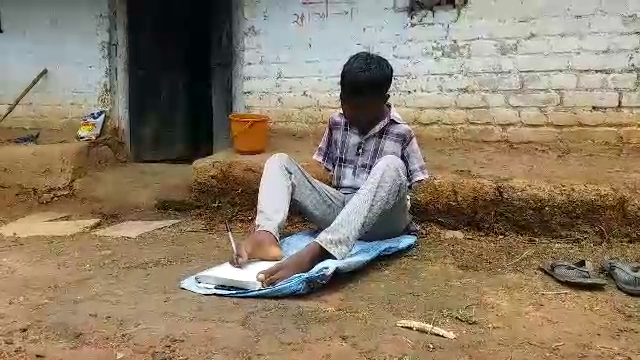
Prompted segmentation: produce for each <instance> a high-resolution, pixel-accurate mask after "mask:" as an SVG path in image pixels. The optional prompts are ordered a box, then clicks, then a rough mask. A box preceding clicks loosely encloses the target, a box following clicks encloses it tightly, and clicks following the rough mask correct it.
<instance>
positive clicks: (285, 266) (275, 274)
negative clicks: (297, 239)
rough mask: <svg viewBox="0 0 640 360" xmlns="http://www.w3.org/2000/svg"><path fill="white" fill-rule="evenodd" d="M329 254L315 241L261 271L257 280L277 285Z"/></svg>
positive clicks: (266, 284) (307, 269) (269, 284)
mask: <svg viewBox="0 0 640 360" xmlns="http://www.w3.org/2000/svg"><path fill="white" fill-rule="evenodd" d="M329 256H330V254H329V253H328V252H327V251H326V250H325V249H324V248H323V247H322V246H321V245H320V244H318V243H317V242H315V241H314V242H312V243H311V244H309V245H307V246H306V247H305V248H304V249H302V250H300V251H299V252H297V253H296V254H294V255H292V256H290V257H288V258H287V259H285V260H284V261H282V262H279V263H277V264H275V265H274V266H272V267H270V268H269V269H267V270H265V271H262V272H260V273H259V274H258V278H257V280H258V281H260V282H262V285H263V286H271V285H275V284H277V283H279V282H281V281H282V280H286V279H288V278H290V277H291V276H293V275H295V274H300V273H303V272H307V271H309V270H311V269H313V267H314V266H316V265H317V264H318V263H319V262H321V261H322V260H324V259H327V258H328V257H329Z"/></svg>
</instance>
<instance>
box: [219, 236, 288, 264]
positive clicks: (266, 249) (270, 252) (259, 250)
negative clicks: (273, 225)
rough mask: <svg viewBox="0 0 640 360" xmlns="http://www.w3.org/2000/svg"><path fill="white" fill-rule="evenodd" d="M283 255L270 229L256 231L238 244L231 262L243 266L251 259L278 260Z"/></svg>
mask: <svg viewBox="0 0 640 360" xmlns="http://www.w3.org/2000/svg"><path fill="white" fill-rule="evenodd" d="M282 256H283V254H282V249H280V245H278V241H277V240H276V238H275V236H273V235H272V234H271V233H270V232H268V231H256V232H254V233H253V234H251V235H249V237H248V238H247V239H246V240H245V241H243V242H242V243H241V244H240V245H239V246H238V248H237V249H236V254H234V255H232V256H231V260H230V261H229V263H230V264H231V265H233V266H235V267H242V266H243V265H244V264H246V263H247V262H248V261H249V260H267V261H277V260H280V259H282Z"/></svg>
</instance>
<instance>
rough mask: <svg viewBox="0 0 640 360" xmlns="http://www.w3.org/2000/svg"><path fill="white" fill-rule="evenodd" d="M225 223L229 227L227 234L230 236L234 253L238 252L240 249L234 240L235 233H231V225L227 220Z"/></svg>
mask: <svg viewBox="0 0 640 360" xmlns="http://www.w3.org/2000/svg"><path fill="white" fill-rule="evenodd" d="M224 225H225V226H226V227H227V235H228V236H229V242H230V243H231V249H233V255H234V256H235V255H237V254H238V250H237V248H236V242H235V240H233V234H231V227H230V226H229V223H228V222H227V221H225V222H224Z"/></svg>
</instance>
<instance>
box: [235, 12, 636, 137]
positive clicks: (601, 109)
mask: <svg viewBox="0 0 640 360" xmlns="http://www.w3.org/2000/svg"><path fill="white" fill-rule="evenodd" d="M396 1H398V0H396ZM394 5H398V4H394V1H393V0H352V1H344V0H343V1H335V0H329V2H328V3H325V2H324V1H322V0H320V1H316V2H315V3H314V1H309V0H245V7H244V12H245V19H246V20H245V22H244V27H243V31H244V52H243V54H244V66H243V82H242V84H243V94H244V100H245V104H246V106H247V108H248V109H249V110H251V111H262V112H268V113H270V114H271V115H272V117H273V119H274V121H276V122H279V123H283V124H284V123H288V124H289V125H295V126H305V125H309V124H317V123H319V122H321V121H324V120H326V115H327V113H328V112H330V111H332V110H331V109H334V108H337V107H338V97H337V94H338V91H339V87H338V75H339V72H340V70H341V66H342V64H343V63H344V61H345V60H346V59H347V58H348V56H349V55H351V54H353V53H355V52H357V51H361V50H368V51H373V52H376V53H380V54H381V55H383V56H385V57H386V58H388V59H389V60H390V62H391V63H392V64H393V65H394V68H395V72H396V75H397V76H396V79H395V84H394V86H393V94H392V99H393V102H394V104H395V105H396V106H397V107H399V109H400V110H401V112H402V113H403V114H404V115H405V117H406V118H407V119H408V120H409V121H411V122H412V123H413V124H415V125H416V126H417V127H422V128H423V129H424V130H425V131H426V132H427V133H429V134H430V135H432V136H434V137H456V138H462V139H470V140H478V141H512V142H553V141H557V140H567V141H596V142H606V143H618V142H623V141H624V142H640V130H639V129H638V128H637V125H638V123H639V122H640V111H639V110H640V92H639V87H638V84H639V83H638V73H639V71H640V53H639V48H640V1H639V0H536V1H514V0H469V6H468V8H467V9H465V10H463V11H462V13H461V16H460V17H459V18H458V14H457V12H456V11H455V10H449V11H447V10H444V11H436V12H435V16H434V15H432V14H424V16H423V17H420V18H414V19H413V20H412V21H411V20H410V19H409V17H408V15H407V13H406V12H404V11H397V10H398V9H397V6H394Z"/></svg>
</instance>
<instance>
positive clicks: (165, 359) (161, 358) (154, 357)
mask: <svg viewBox="0 0 640 360" xmlns="http://www.w3.org/2000/svg"><path fill="white" fill-rule="evenodd" d="M151 360H171V355H170V354H167V353H165V352H161V351H154V352H153V353H152V354H151Z"/></svg>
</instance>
